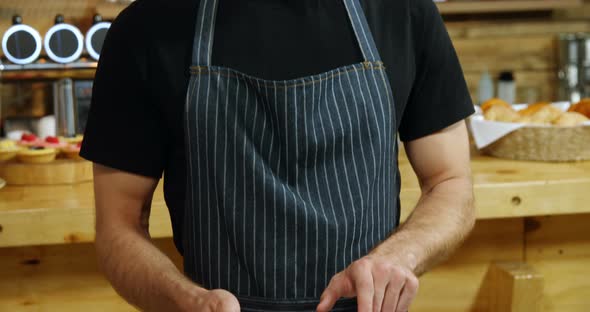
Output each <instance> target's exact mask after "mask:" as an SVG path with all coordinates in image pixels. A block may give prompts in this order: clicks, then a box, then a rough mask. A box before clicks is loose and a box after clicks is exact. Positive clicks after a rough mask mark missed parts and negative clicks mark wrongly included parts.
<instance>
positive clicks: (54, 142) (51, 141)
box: [40, 136, 68, 150]
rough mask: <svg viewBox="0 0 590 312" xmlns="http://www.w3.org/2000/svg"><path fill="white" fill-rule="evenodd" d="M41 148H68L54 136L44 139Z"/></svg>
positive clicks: (66, 144)
mask: <svg viewBox="0 0 590 312" xmlns="http://www.w3.org/2000/svg"><path fill="white" fill-rule="evenodd" d="M40 145H41V146H43V147H47V148H55V149H58V150H59V149H62V148H65V147H67V146H68V143H66V142H63V141H61V140H60V139H59V138H57V137H54V136H48V137H46V138H45V141H43V143H42V144H40Z"/></svg>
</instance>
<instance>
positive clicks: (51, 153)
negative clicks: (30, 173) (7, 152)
mask: <svg viewBox="0 0 590 312" xmlns="http://www.w3.org/2000/svg"><path fill="white" fill-rule="evenodd" d="M55 156H57V150H56V149H54V148H45V147H43V146H30V147H28V148H25V149H21V150H20V151H19V152H18V153H17V154H16V157H17V158H18V160H19V161H21V162H24V163H30V164H41V163H50V162H52V161H54V160H55Z"/></svg>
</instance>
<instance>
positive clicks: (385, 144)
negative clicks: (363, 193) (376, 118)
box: [365, 69, 393, 235]
mask: <svg viewBox="0 0 590 312" xmlns="http://www.w3.org/2000/svg"><path fill="white" fill-rule="evenodd" d="M375 70H376V69H372V70H371V74H372V76H373V82H374V84H375V89H376V90H377V95H378V97H379V103H380V105H379V109H380V110H381V118H382V119H383V128H384V129H383V133H384V139H383V140H384V141H383V143H381V146H382V149H383V151H382V153H383V156H382V157H383V159H382V162H383V165H382V169H381V171H382V172H381V173H380V174H382V175H383V177H382V178H381V184H382V187H381V189H382V190H383V191H382V193H381V194H382V195H381V196H382V197H383V201H382V202H381V206H380V207H379V211H381V210H382V212H380V213H379V217H380V222H379V234H380V235H382V233H383V232H384V229H385V224H384V223H383V222H384V220H383V219H385V215H386V207H387V203H388V199H387V194H390V193H387V192H386V189H385V182H386V181H387V178H388V177H389V173H388V172H386V170H388V169H389V165H388V164H387V162H386V161H387V159H388V153H391V152H392V151H390V150H389V148H388V147H389V146H390V145H391V142H392V141H393V139H392V138H391V137H390V135H391V133H390V131H388V127H387V121H386V119H385V110H384V108H383V106H385V105H387V103H385V102H384V101H383V98H382V97H381V91H379V89H380V87H381V86H380V85H379V83H378V82H377V78H376V77H375ZM366 75H367V74H366V72H365V80H367V76H366ZM385 89H387V88H385ZM389 200H391V199H389ZM382 223H383V224H382ZM381 225H382V226H381ZM382 229H383V230H382Z"/></svg>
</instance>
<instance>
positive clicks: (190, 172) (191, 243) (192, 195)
mask: <svg viewBox="0 0 590 312" xmlns="http://www.w3.org/2000/svg"><path fill="white" fill-rule="evenodd" d="M194 78H195V77H194V76H191V79H190V82H189V88H188V90H187V97H186V102H185V105H186V106H185V120H186V130H185V131H186V140H187V144H186V148H187V152H188V159H187V167H188V168H187V169H188V181H189V182H188V183H189V187H188V192H190V194H186V195H185V200H186V198H189V197H190V201H191V202H190V203H185V207H186V206H189V209H188V211H187V212H186V214H187V216H186V217H187V218H189V220H191V221H190V222H191V224H192V225H191V226H192V229H191V230H192V237H185V238H184V239H186V240H187V241H188V246H187V247H188V248H189V249H190V250H185V251H184V252H185V253H187V254H188V253H191V254H192V259H191V260H192V261H191V262H192V263H191V264H190V265H193V266H195V261H196V259H197V258H196V248H195V246H194V245H195V241H196V233H195V228H196V225H195V224H194V223H195V222H197V220H195V218H194V217H193V213H194V211H193V210H194V205H195V192H196V191H197V190H196V189H195V185H194V176H193V156H192V155H193V153H192V152H193V151H192V141H191V132H192V131H193V129H192V128H191V115H192V114H191V107H193V108H194V109H195V116H196V112H197V111H198V106H197V105H196V104H197V103H198V102H197V101H196V100H194V99H193V95H194V91H195V89H197V98H198V95H199V89H200V87H201V75H198V76H197V77H196V79H197V81H196V82H195V80H194ZM195 133H196V135H197V137H198V129H197V128H196V127H195ZM195 145H196V146H197V150H198V146H199V141H198V140H197V142H196V144H195ZM198 167H199V166H198V164H197V176H200V174H199V168H198ZM200 212H201V211H200V210H199V221H200V220H202V219H201V218H200ZM202 248H203V244H201V254H202V253H203V250H202ZM200 262H201V272H199V274H200V278H201V279H202V278H203V263H202V261H200ZM193 270H194V274H196V268H193Z"/></svg>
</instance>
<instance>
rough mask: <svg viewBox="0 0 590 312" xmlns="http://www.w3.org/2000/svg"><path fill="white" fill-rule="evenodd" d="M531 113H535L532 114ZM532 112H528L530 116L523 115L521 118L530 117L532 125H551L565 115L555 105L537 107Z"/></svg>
mask: <svg viewBox="0 0 590 312" xmlns="http://www.w3.org/2000/svg"><path fill="white" fill-rule="evenodd" d="M531 111H533V113H530V112H531ZM531 111H529V112H527V114H528V115H527V114H525V115H522V114H521V116H524V117H530V119H531V123H533V124H551V123H553V121H554V120H556V119H557V118H559V116H561V115H562V114H563V113H564V112H563V111H562V110H561V109H559V108H557V107H555V106H553V105H542V106H536V107H535V109H534V110H531Z"/></svg>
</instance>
